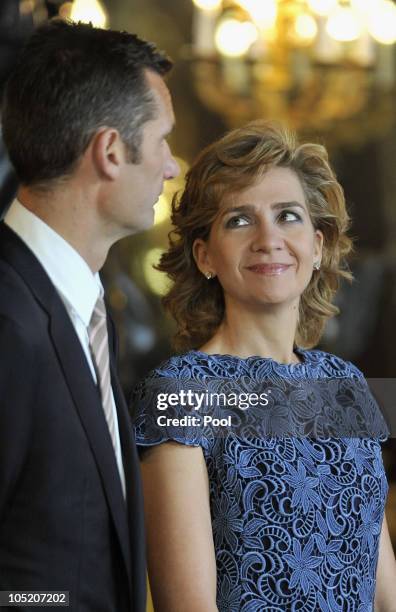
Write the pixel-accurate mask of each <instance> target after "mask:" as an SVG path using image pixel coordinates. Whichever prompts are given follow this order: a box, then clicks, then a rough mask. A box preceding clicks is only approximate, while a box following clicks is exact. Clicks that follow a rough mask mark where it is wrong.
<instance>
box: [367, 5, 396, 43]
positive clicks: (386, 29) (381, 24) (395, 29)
mask: <svg viewBox="0 0 396 612" xmlns="http://www.w3.org/2000/svg"><path fill="white" fill-rule="evenodd" d="M367 25H368V31H369V32H370V34H371V36H372V37H373V38H374V39H375V40H376V41H377V42H379V43H382V44H384V45H392V44H393V43H394V42H396V7H395V5H394V4H393V2H391V1H390V0H383V1H382V2H380V3H379V4H378V6H377V7H376V11H375V12H374V11H373V12H372V13H370V15H369V20H368V24H367Z"/></svg>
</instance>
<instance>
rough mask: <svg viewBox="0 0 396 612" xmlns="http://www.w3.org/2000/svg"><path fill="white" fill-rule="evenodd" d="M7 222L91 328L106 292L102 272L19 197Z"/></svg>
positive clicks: (65, 298) (12, 205)
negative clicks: (92, 267)
mask: <svg viewBox="0 0 396 612" xmlns="http://www.w3.org/2000/svg"><path fill="white" fill-rule="evenodd" d="M4 222H5V223H6V225H8V227H10V228H11V229H12V230H13V231H14V232H15V233H16V234H18V236H19V237H20V238H21V239H22V240H23V241H24V242H25V244H26V245H27V246H28V247H29V248H30V250H31V251H32V252H33V253H34V255H35V256H36V257H37V259H38V260H39V261H40V263H41V265H42V266H43V268H44V269H45V271H46V272H47V274H48V276H49V277H50V279H51V281H52V283H53V284H54V286H55V288H56V289H57V291H58V292H59V293H60V294H61V296H62V297H63V298H64V300H66V302H67V303H68V304H69V305H70V307H71V308H72V309H73V310H74V311H75V313H76V314H77V315H78V316H79V317H80V318H81V320H82V321H83V323H84V325H85V326H86V327H88V325H89V322H90V320H91V316H92V312H93V309H94V307H95V304H96V301H97V299H98V297H99V296H101V297H103V294H104V291H103V286H102V283H101V282H100V278H99V274H98V273H96V274H93V273H92V271H91V269H90V268H89V266H88V264H87V262H86V261H85V260H84V259H83V258H82V257H81V255H80V254H79V253H78V252H77V251H76V250H75V249H74V248H73V247H72V246H71V245H70V244H69V243H68V242H66V240H64V238H62V237H61V236H60V235H59V234H58V233H57V232H55V231H54V230H53V229H52V228H51V227H49V225H47V224H46V223H44V221H42V220H41V219H39V217H37V216H36V215H35V214H33V213H32V212H30V211H29V210H28V209H27V208H25V207H24V206H23V205H22V204H21V203H20V202H19V201H18V200H14V202H13V203H12V204H11V206H10V208H9V210H8V212H7V214H6V216H5V219H4Z"/></svg>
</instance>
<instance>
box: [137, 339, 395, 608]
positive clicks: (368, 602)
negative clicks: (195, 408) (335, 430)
mask: <svg viewBox="0 0 396 612" xmlns="http://www.w3.org/2000/svg"><path fill="white" fill-rule="evenodd" d="M299 353H300V355H301V358H302V360H303V361H302V363H299V364H293V365H285V364H279V363H277V362H275V361H273V360H271V359H263V358H261V357H250V358H248V359H240V358H238V357H233V356H229V355H206V354H204V353H201V352H199V351H190V352H189V353H186V354H185V355H181V356H176V357H173V358H171V359H170V360H168V361H167V362H165V363H164V364H162V365H161V366H160V367H159V368H157V369H156V370H154V371H153V372H152V373H151V374H150V375H149V377H148V378H147V379H146V380H145V381H143V382H142V383H141V384H140V385H139V387H138V388H137V390H136V393H135V395H134V398H133V400H132V409H131V410H132V416H133V420H134V428H135V434H136V442H137V444H138V445H140V446H142V447H144V446H149V445H152V444H158V443H160V442H162V441H165V440H169V439H173V440H177V441H178V442H181V443H184V444H189V445H195V446H197V445H201V446H202V449H203V453H204V457H205V460H206V465H207V469H208V475H209V486H210V504H211V516H212V528H213V534H214V543H215V553H216V563H217V581H218V588H217V605H218V609H219V612H286V611H287V612H288V611H292V612H297V611H298V612H315V611H322V612H347V611H348V612H352V611H353V612H355V611H356V612H372V611H373V601H374V591H375V574H376V566H377V559H378V544H379V534H380V531H381V524H382V518H383V513H384V506H385V500H386V495H387V489H388V485H387V481H386V476H385V472H384V468H383V463H382V457H381V447H380V439H381V437H380V436H379V437H378V438H376V437H339V438H336V437H327V438H323V439H320V438H310V437H303V436H300V437H297V436H271V437H260V436H258V437H255V436H249V435H241V432H240V431H238V432H235V431H229V432H227V435H223V436H214V435H211V432H210V431H207V432H205V431H203V430H202V428H194V427H183V428H180V427H178V428H176V429H175V428H172V427H168V428H161V433H157V434H156V435H154V434H153V433H152V432H151V430H150V429H148V428H147V427H146V423H147V420H149V419H150V418H151V417H152V415H150V414H149V413H148V401H147V400H148V399H150V398H151V395H150V392H151V391H152V389H155V391H156V392H158V390H162V391H164V392H166V391H167V390H169V389H172V390H174V389H175V385H176V386H177V384H178V382H179V383H180V384H181V382H180V381H185V380H187V379H189V380H190V381H193V382H194V381H196V382H202V380H203V379H205V380H209V381H210V379H211V378H213V379H218V378H219V377H221V378H223V379H227V378H228V379H230V380H231V379H232V380H238V381H239V380H242V379H243V377H248V378H249V379H260V378H263V377H266V378H267V379H268V380H271V381H272V384H274V385H276V384H277V383H279V384H281V383H282V381H284V380H285V379H287V380H298V379H302V380H303V379H306V380H309V379H312V380H317V379H325V378H331V379H332V380H339V381H341V382H342V381H343V380H345V379H356V380H358V381H360V382H362V381H363V382H364V379H363V376H362V374H361V372H360V371H359V370H358V369H357V368H356V367H355V366H353V365H352V364H351V363H349V362H345V361H343V360H341V359H339V358H338V357H335V356H334V355H330V354H328V353H324V352H322V351H303V350H301V349H300V350H299ZM351 401H353V402H355V404H356V397H355V398H352V400H351ZM178 412H179V413H180V409H179V408H178V407H175V408H174V414H178ZM382 438H383V436H382Z"/></svg>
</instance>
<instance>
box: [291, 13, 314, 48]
mask: <svg viewBox="0 0 396 612" xmlns="http://www.w3.org/2000/svg"><path fill="white" fill-rule="evenodd" d="M294 29H295V32H296V35H297V38H298V39H299V40H301V42H304V43H309V42H311V41H312V40H314V39H315V37H316V35H317V33H318V26H317V25H316V21H315V19H314V18H313V17H312V15H307V14H303V15H298V17H297V19H296V22H295V24H294Z"/></svg>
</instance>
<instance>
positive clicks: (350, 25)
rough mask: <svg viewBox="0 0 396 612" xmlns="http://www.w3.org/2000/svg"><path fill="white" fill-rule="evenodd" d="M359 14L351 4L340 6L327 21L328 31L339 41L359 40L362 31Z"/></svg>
mask: <svg viewBox="0 0 396 612" xmlns="http://www.w3.org/2000/svg"><path fill="white" fill-rule="evenodd" d="M362 29H363V28H362V22H361V19H360V16H359V14H358V13H357V12H356V11H355V10H354V9H352V8H351V7H349V6H339V7H338V8H337V9H336V10H335V11H334V13H332V14H331V15H330V17H329V19H328V21H327V26H326V30H327V33H328V34H329V35H330V36H331V37H332V38H333V39H334V40H337V41H339V42H350V41H353V40H357V39H358V38H359V36H360V35H361V33H362Z"/></svg>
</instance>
